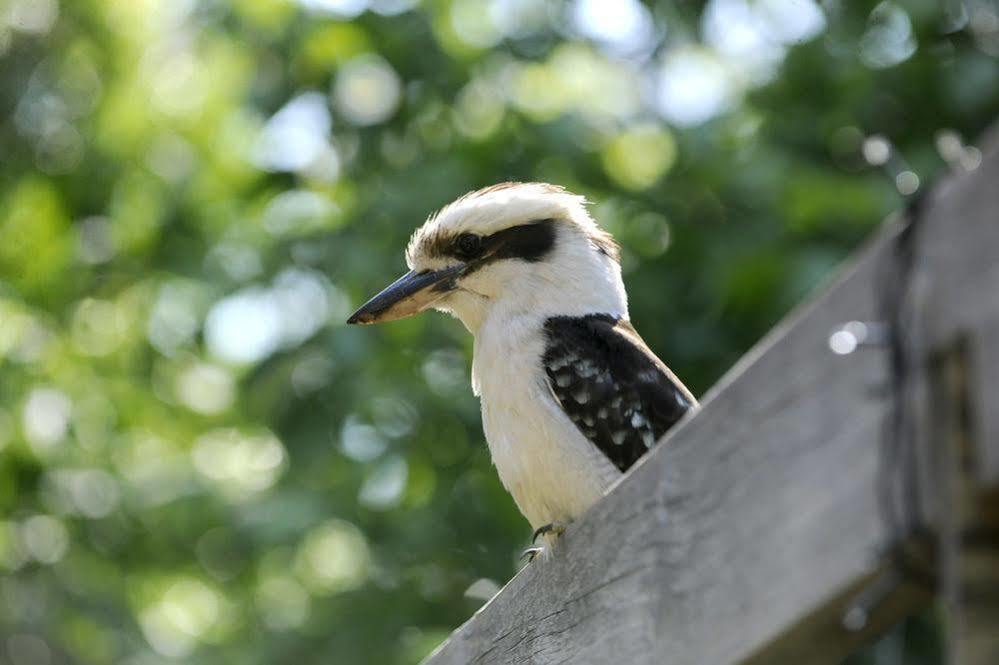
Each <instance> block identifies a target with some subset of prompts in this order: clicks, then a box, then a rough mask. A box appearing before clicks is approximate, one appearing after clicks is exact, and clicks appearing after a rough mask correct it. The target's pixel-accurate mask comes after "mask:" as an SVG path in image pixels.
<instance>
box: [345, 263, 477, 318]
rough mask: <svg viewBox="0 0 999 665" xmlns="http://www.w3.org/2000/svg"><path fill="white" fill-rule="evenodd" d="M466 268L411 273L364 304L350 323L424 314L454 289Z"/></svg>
mask: <svg viewBox="0 0 999 665" xmlns="http://www.w3.org/2000/svg"><path fill="white" fill-rule="evenodd" d="M464 269H465V266H464V264H461V265H457V266H452V267H449V268H443V269H441V270H425V271H423V272H414V271H412V270H410V271H409V272H407V273H406V274H405V275H403V276H402V277H400V278H399V279H397V280H395V281H394V282H392V283H391V284H389V285H388V286H387V287H385V289H383V290H382V292H381V293H379V294H378V295H376V296H375V297H374V298H372V299H371V300H369V301H368V302H366V303H364V304H363V305H361V307H360V309H358V310H357V311H356V312H354V313H353V314H351V315H350V318H349V319H347V323H361V324H369V323H381V322H382V321H394V320H395V319H402V318H405V317H407V316H412V315H413V314H416V313H418V312H422V311H423V310H425V309H426V308H427V307H429V306H430V305H432V304H434V303H435V302H437V301H438V300H440V299H441V298H442V297H444V295H446V294H447V293H448V292H449V291H452V290H454V288H455V280H456V279H457V278H458V275H460V274H461V271H462V270H464Z"/></svg>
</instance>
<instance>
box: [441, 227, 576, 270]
mask: <svg viewBox="0 0 999 665" xmlns="http://www.w3.org/2000/svg"><path fill="white" fill-rule="evenodd" d="M557 224H558V223H557V222H556V221H555V220H554V219H542V220H538V221H534V222H529V223H527V224H520V225H519V226H512V227H510V228H508V229H503V230H502V231H497V232H496V233H493V234H492V235H488V236H477V235H474V234H471V233H463V234H461V235H458V236H451V237H444V238H440V239H437V240H436V241H435V242H434V243H433V244H432V245H431V246H430V247H429V248H428V250H427V254H429V255H430V256H439V257H453V258H456V259H460V260H462V261H467V262H469V263H470V264H471V267H472V269H475V268H478V267H481V266H483V265H486V264H488V263H491V262H493V261H499V260H502V259H520V260H521V261H527V262H529V263H534V262H536V261H541V260H542V259H544V258H545V257H546V256H547V255H548V254H549V253H550V252H551V251H552V249H553V248H554V246H555V235H556V229H557Z"/></svg>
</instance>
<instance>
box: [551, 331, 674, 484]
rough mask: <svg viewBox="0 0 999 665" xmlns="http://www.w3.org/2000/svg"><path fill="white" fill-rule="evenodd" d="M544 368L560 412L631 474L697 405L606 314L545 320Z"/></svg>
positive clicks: (632, 334) (637, 341)
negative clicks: (640, 460) (642, 458)
mask: <svg viewBox="0 0 999 665" xmlns="http://www.w3.org/2000/svg"><path fill="white" fill-rule="evenodd" d="M545 333H546V335H547V340H548V344H547V346H546V348H545V353H544V356H542V362H543V363H544V368H545V372H546V373H547V374H548V382H549V383H548V384H549V386H550V387H551V390H552V394H553V395H554V396H555V399H556V400H558V403H559V405H560V406H561V407H562V409H563V410H564V411H565V412H566V414H567V415H568V416H569V419H570V420H572V422H573V423H575V424H576V427H578V428H579V431H580V432H582V433H583V436H585V437H586V438H587V439H589V440H590V442H591V443H593V445H595V446H596V447H597V448H599V449H600V451H601V452H602V453H603V454H604V455H606V456H607V458H608V459H610V461H611V462H613V463H614V466H616V467H617V468H618V469H620V470H621V471H627V470H628V469H629V468H631V465H632V464H634V463H635V462H636V461H638V458H640V457H641V456H642V455H644V454H645V453H646V452H648V450H649V449H650V448H651V447H652V446H653V445H655V442H656V441H658V440H659V437H661V436H662V435H663V434H665V433H666V431H667V430H668V429H669V428H670V427H672V426H673V425H674V424H676V422H677V421H678V420H680V418H682V417H683V416H684V414H685V413H687V411H688V410H689V409H690V408H691V406H692V405H693V404H694V398H693V396H692V395H691V394H690V392H689V391H688V390H687V389H686V387H684V385H683V384H682V383H680V381H679V380H678V379H677V378H676V377H675V376H674V375H673V373H672V372H671V371H670V370H669V368H667V367H666V365H664V364H663V362H662V361H661V360H659V358H657V357H656V355H655V354H654V353H652V351H651V350H649V347H647V346H646V345H645V342H644V341H642V338H641V337H639V335H638V333H637V332H636V331H635V328H634V327H633V326H632V325H631V323H630V322H628V321H626V320H624V319H617V318H614V317H612V316H608V315H606V314H591V315H588V316H582V317H568V316H553V317H551V318H549V319H548V320H547V321H545Z"/></svg>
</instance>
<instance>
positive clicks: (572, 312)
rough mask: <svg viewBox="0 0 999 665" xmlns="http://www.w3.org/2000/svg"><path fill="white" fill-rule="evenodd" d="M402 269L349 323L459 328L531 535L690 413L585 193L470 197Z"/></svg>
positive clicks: (534, 191) (448, 213)
mask: <svg viewBox="0 0 999 665" xmlns="http://www.w3.org/2000/svg"><path fill="white" fill-rule="evenodd" d="M406 261H407V263H408V264H409V267H410V272H408V273H407V274H406V275H403V276H402V277H401V278H399V279H398V280H396V282H394V283H393V284H391V285H390V286H389V287H387V288H386V289H384V290H383V291H382V292H381V293H379V294H378V295H376V296H375V297H374V298H372V299H371V300H369V301H368V302H367V303H365V304H364V305H363V306H362V307H361V308H360V309H359V310H358V311H357V312H355V313H354V315H353V316H351V318H350V319H349V322H350V323H376V322H380V321H388V320H392V319H397V318H402V317H405V316H410V315H412V314H416V313H417V312H420V311H422V310H424V309H427V308H434V309H438V310H441V311H446V312H449V313H451V314H453V315H455V316H456V317H457V318H458V319H460V320H461V322H462V323H463V324H464V325H465V327H466V328H467V329H468V330H469V331H470V332H471V333H472V335H473V336H474V338H475V347H474V357H473V364H472V388H473V390H474V392H475V393H476V395H478V396H479V397H480V400H481V404H482V423H483V429H484V430H485V434H486V441H487V443H488V445H489V450H490V453H491V455H492V459H493V463H494V464H495V465H496V469H497V471H498V473H499V476H500V479H501V480H502V482H503V484H504V486H505V487H506V488H507V489H508V490H509V492H510V494H511V495H512V496H513V498H514V501H515V502H516V503H517V506H518V507H519V508H520V511H521V512H522V513H523V514H524V516H525V517H527V519H528V521H529V522H530V523H531V525H532V526H533V527H535V528H538V527H543V526H545V525H547V524H552V523H554V524H558V525H565V524H567V523H569V522H571V521H572V520H574V519H576V518H577V517H578V516H579V515H581V514H582V513H583V512H585V511H586V510H587V509H588V508H589V507H590V506H591V505H592V504H593V503H595V502H596V501H597V500H598V499H599V498H600V497H601V496H602V495H603V494H604V492H605V491H606V490H607V489H608V488H609V487H610V486H611V485H612V484H613V483H614V482H615V481H616V480H617V479H618V478H619V477H620V476H621V474H622V473H623V472H624V471H626V470H627V469H628V468H630V467H631V466H632V465H633V464H634V463H635V461H636V460H638V459H639V458H640V457H641V456H642V454H644V453H645V452H646V451H647V450H648V449H649V448H650V447H652V446H653V445H654V444H655V443H656V442H657V441H658V440H659V439H660V438H661V437H662V435H663V434H664V433H665V432H666V431H667V430H668V429H669V428H670V427H672V426H673V425H674V424H675V423H676V422H677V421H678V420H679V419H680V418H681V417H682V416H683V415H684V414H686V413H687V412H688V411H690V410H691V409H693V408H696V406H697V402H696V400H695V399H694V397H693V396H692V395H691V394H690V392H689V391H688V390H687V389H686V388H685V387H684V386H683V384H682V383H681V382H680V381H679V380H678V379H677V378H676V377H675V376H674V375H673V373H672V372H670V370H669V369H668V368H667V367H666V365H665V364H663V362H662V361H661V360H659V358H657V357H656V356H655V354H654V353H652V351H651V350H649V348H648V347H647V346H646V345H645V343H644V342H643V341H642V339H641V337H640V336H639V335H638V333H637V332H636V331H635V329H634V328H633V327H632V326H631V323H630V322H629V320H628V304H627V296H626V294H625V290H624V284H623V282H622V280H621V268H620V264H619V262H618V251H617V245H616V244H615V243H614V240H613V239H612V238H611V236H610V235H609V234H608V233H606V232H605V231H603V230H601V229H600V228H599V227H598V226H597V225H596V223H595V222H594V221H593V219H592V218H591V217H590V215H589V213H588V212H587V210H586V207H585V201H584V200H583V198H582V197H579V196H576V195H573V194H571V193H569V192H567V191H565V190H564V189H562V188H560V187H556V186H553V185H547V184H541V183H503V184H500V185H494V186H492V187H487V188H485V189H482V190H478V191H476V192H471V193H470V194H467V195H465V196H463V197H461V198H460V199H458V200H457V201H455V202H453V203H451V204H450V205H448V206H445V207H444V208H443V209H441V210H440V211H439V212H438V213H437V214H436V215H433V216H431V217H430V219H428V220H427V222H426V223H425V224H423V226H421V227H420V228H419V229H417V231H416V232H415V233H414V234H413V238H412V240H411V241H410V243H409V246H408V248H407V250H406Z"/></svg>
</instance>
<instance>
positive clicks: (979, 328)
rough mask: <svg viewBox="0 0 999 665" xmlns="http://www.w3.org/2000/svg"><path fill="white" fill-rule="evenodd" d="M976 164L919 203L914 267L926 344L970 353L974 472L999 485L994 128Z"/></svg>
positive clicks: (998, 176) (998, 158)
mask: <svg viewBox="0 0 999 665" xmlns="http://www.w3.org/2000/svg"><path fill="white" fill-rule="evenodd" d="M982 152H983V159H982V163H981V165H980V166H979V167H978V169H977V170H976V171H975V172H973V173H971V174H969V175H967V176H965V177H954V178H948V179H947V180H945V181H944V182H943V183H941V185H940V186H939V187H936V188H934V190H933V191H932V192H931V193H930V194H929V195H928V196H927V200H926V201H925V203H924V205H923V206H922V209H921V210H922V217H923V227H922V228H921V229H920V231H919V233H920V236H921V239H920V252H919V253H920V256H919V264H920V265H919V268H918V270H919V272H920V273H921V275H922V276H923V279H924V280H925V289H924V290H925V293H923V294H922V297H923V300H924V302H922V303H921V306H922V307H923V308H924V309H925V310H926V311H927V312H930V313H931V315H930V316H925V317H923V321H922V322H923V324H924V325H925V326H926V334H927V340H926V343H927V346H928V347H930V348H940V347H943V346H947V345H950V344H952V343H953V342H954V340H955V339H956V338H958V337H967V338H968V341H969V343H970V346H971V348H970V352H971V354H972V356H973V361H974V362H973V367H972V369H973V377H972V380H973V381H974V383H975V385H974V390H973V391H972V399H974V401H975V404H974V405H973V412H974V413H973V416H974V418H975V423H974V426H975V430H976V431H975V437H974V445H975V456H976V460H975V462H976V465H975V473H976V475H977V477H978V479H979V481H980V482H981V483H982V484H985V485H995V484H999V381H996V376H999V334H996V331H997V330H999V192H997V191H996V190H997V183H999V127H997V128H996V129H995V130H993V131H992V132H991V135H990V136H989V137H987V138H986V139H985V141H983V150H982Z"/></svg>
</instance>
